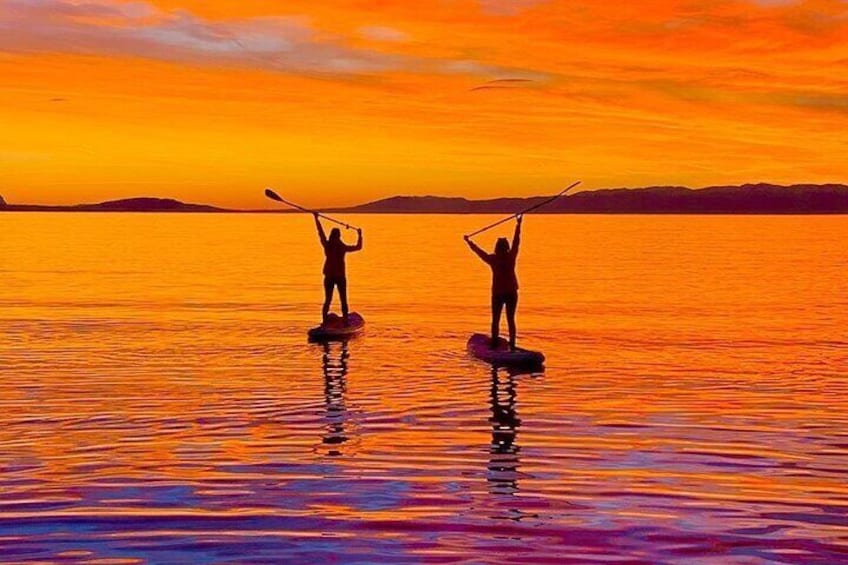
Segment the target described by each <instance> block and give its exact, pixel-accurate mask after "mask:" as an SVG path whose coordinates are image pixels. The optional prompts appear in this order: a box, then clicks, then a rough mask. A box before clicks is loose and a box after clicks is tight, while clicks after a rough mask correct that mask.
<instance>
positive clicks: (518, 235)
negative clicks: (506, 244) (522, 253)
mask: <svg viewBox="0 0 848 565" xmlns="http://www.w3.org/2000/svg"><path fill="white" fill-rule="evenodd" d="M523 221H524V216H518V217H517V218H516V220H515V234H513V236H512V247H511V248H510V252H511V253H512V255H513V257H517V256H518V246H519V245H521V222H523Z"/></svg>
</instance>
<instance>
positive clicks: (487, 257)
mask: <svg viewBox="0 0 848 565" xmlns="http://www.w3.org/2000/svg"><path fill="white" fill-rule="evenodd" d="M464 239H465V243H467V244H468V247H470V248H471V251H473V252H474V253H476V254H477V256H478V257H480V259H482V260H483V261H485V262H486V263H491V262H492V258H491V256H490V255H489V254H488V253H486V252H485V251H483V250H482V249H480V247H479V246H478V245H477V244H476V243H474V242H473V241H471V238H470V237H468V236H467V235H466V236H465V237H464Z"/></svg>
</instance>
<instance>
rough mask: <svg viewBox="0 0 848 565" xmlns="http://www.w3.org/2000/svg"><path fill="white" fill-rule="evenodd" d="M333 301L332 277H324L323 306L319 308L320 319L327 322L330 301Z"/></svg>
mask: <svg viewBox="0 0 848 565" xmlns="http://www.w3.org/2000/svg"><path fill="white" fill-rule="evenodd" d="M332 301H333V279H331V278H330V277H324V306H323V307H322V308H321V320H322V322H324V323H326V322H327V315H328V314H329V313H330V302H332Z"/></svg>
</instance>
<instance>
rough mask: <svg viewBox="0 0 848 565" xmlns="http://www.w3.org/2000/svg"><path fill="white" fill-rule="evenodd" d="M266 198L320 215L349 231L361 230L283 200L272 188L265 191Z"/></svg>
mask: <svg viewBox="0 0 848 565" xmlns="http://www.w3.org/2000/svg"><path fill="white" fill-rule="evenodd" d="M265 196H267V197H268V198H270V199H271V200H276V201H277V202H282V203H283V204H286V205H287V206H291V207H292V208H295V209H297V210H300V211H301V212H306V213H308V214H318V216H319V217H321V218H324V219H325V220H327V221H329V222H333V223H336V224H339V225H340V226H344V227H346V228H347V229H349V230H359V228H357V227H355V226H352V225H350V224H346V223H344V222H340V221H339V220H337V219H335V218H331V217H330V216H325V215H324V214H321V213H319V212H316V211H315V210H310V209H309V208H304V207H303V206H298V205H297V204H295V203H294V202H289V201H288V200H286V199H285V198H283V197H282V196H280V195H279V194H277V193H276V192H274V191H273V190H271V189H270V188H266V189H265Z"/></svg>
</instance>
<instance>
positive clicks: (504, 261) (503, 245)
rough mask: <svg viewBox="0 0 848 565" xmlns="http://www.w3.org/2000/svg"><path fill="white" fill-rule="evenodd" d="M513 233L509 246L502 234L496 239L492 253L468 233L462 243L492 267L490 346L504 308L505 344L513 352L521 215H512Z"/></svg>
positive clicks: (496, 340)
mask: <svg viewBox="0 0 848 565" xmlns="http://www.w3.org/2000/svg"><path fill="white" fill-rule="evenodd" d="M515 219H516V222H515V233H514V234H513V236H512V245H511V246H510V244H509V241H508V240H507V239H506V238H505V237H501V238H499V239H498V241H497V243H496V244H495V252H494V253H491V254H490V253H486V252H485V251H483V250H482V249H481V248H480V247H479V246H478V245H477V244H476V243H474V242H473V241H472V240H471V237H470V236H467V235H466V236H464V239H465V242H466V243H467V244H468V246H469V247H470V248H471V250H472V251H474V253H476V254H477V255H478V256H479V257H480V259H482V260H483V261H484V262H485V263H486V264H487V265H489V267H491V269H492V343H491V347H492V349H495V348H497V345H498V334H499V333H500V323H501V312H502V311H503V309H504V307H506V321H507V325H508V326H509V347H510V349H511V350H512V351H515V331H516V330H515V310H516V308H517V307H518V277H517V276H516V275H515V262H516V259H518V248H519V245H520V244H521V223H522V221H523V216H522V215H518V216H516V218H515Z"/></svg>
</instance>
